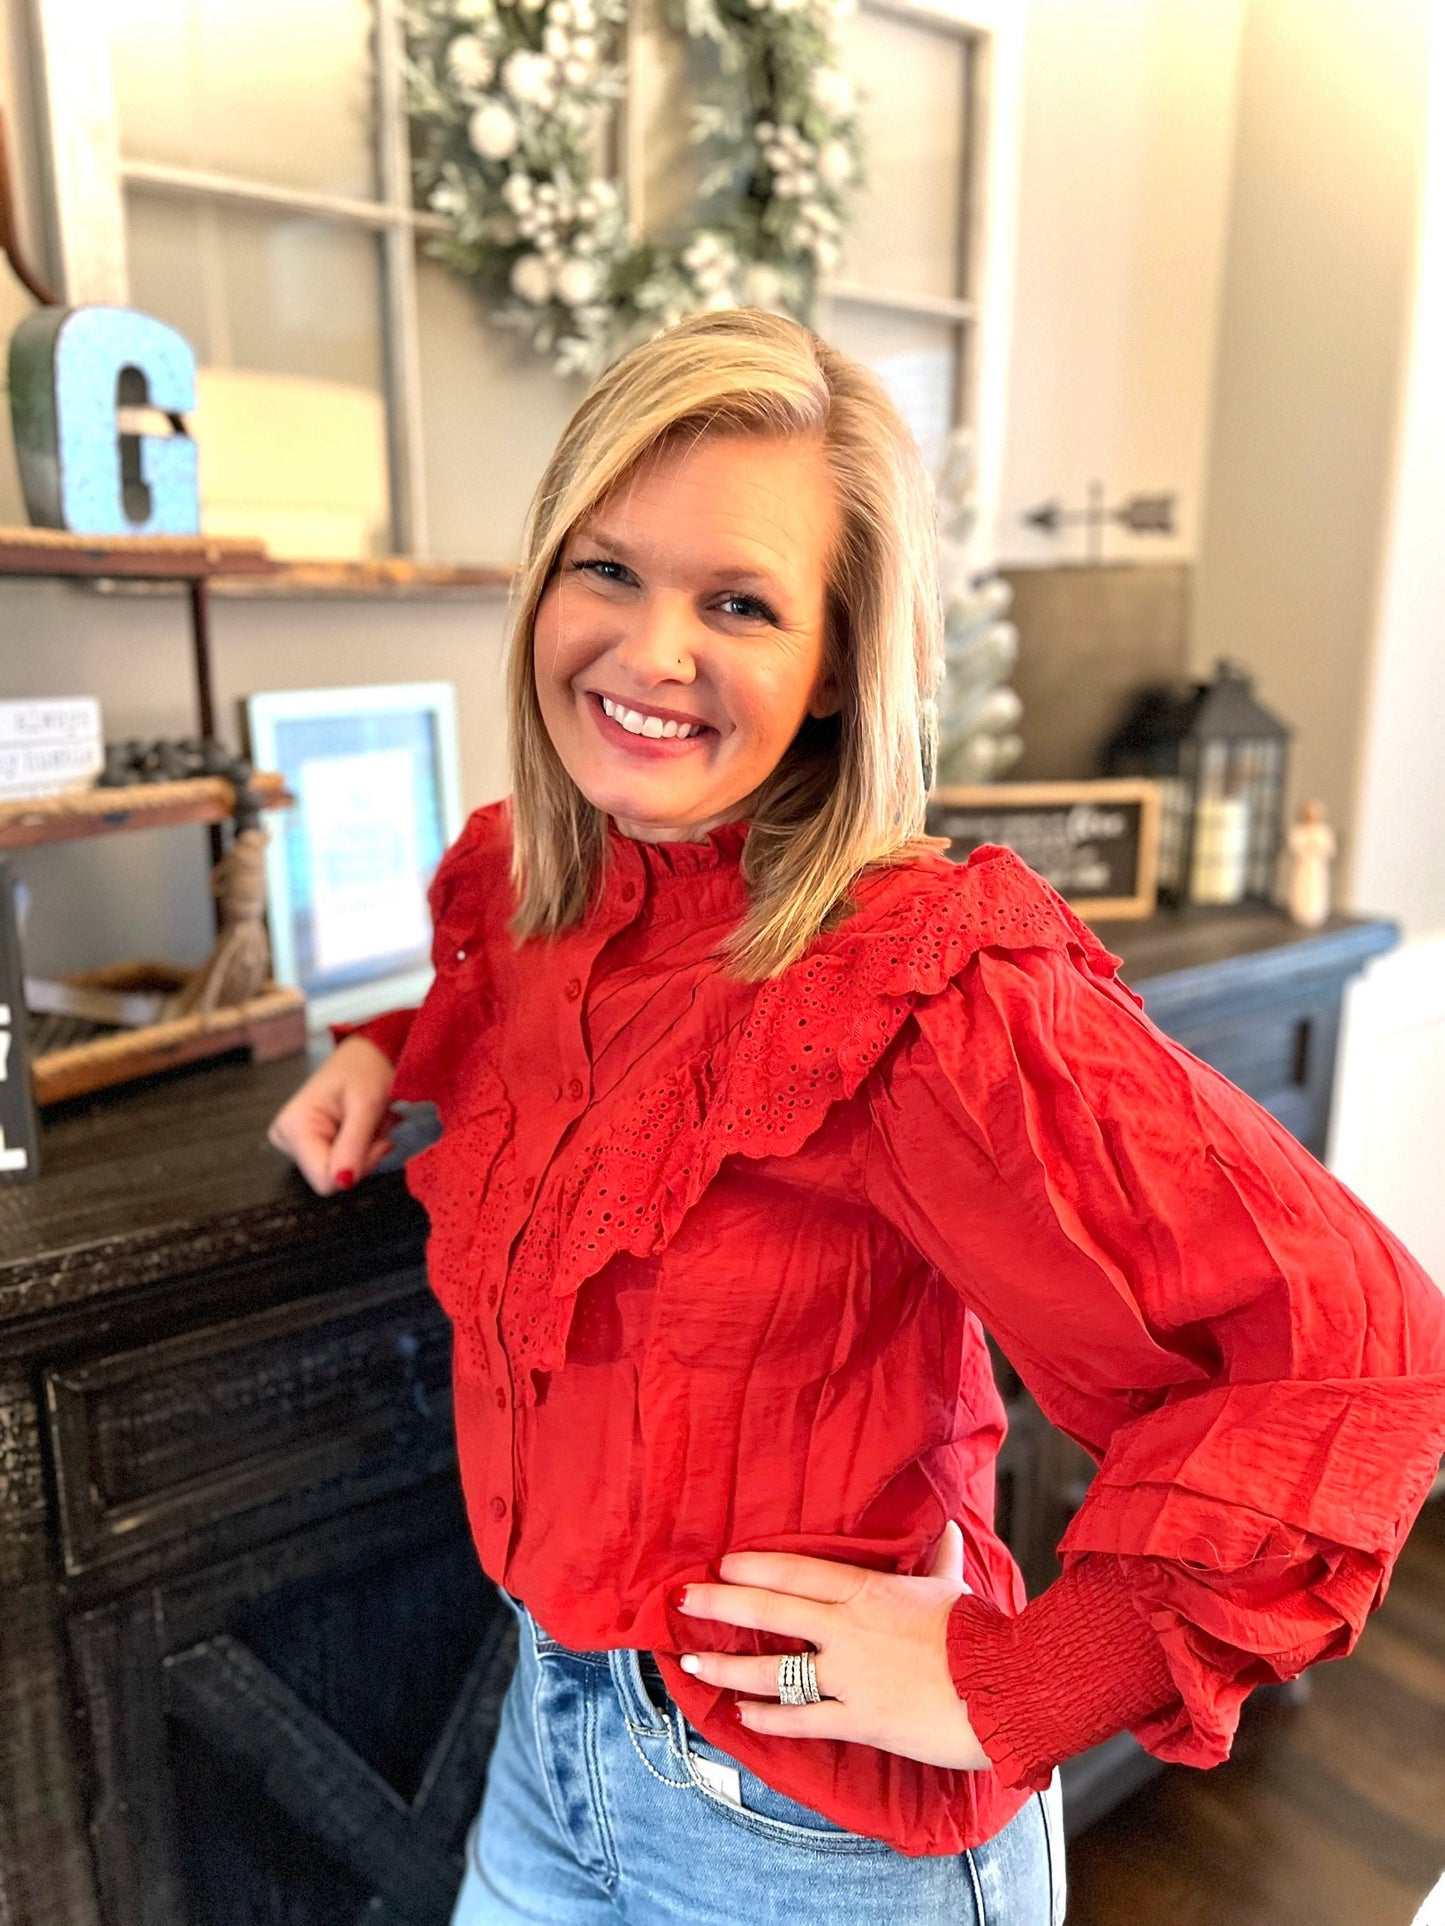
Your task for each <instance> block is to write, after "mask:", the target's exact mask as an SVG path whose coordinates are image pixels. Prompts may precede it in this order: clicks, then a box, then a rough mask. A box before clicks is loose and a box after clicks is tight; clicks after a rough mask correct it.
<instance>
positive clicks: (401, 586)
mask: <svg viewBox="0 0 1445 1926" xmlns="http://www.w3.org/2000/svg"><path fill="white" fill-rule="evenodd" d="M514 574H515V570H514V569H511V568H480V567H472V566H470V565H466V564H462V563H458V562H413V561H411V560H409V559H408V558H407V557H406V556H403V555H386V556H376V557H372V558H368V559H366V560H361V561H354V562H328V561H314V562H305V561H294V562H282V561H278V560H277V559H276V557H275V556H273V555H271V554H269V553H268V552H267V550H266V546H265V544H264V543H263V542H259V541H254V540H252V539H250V538H244V539H243V538H241V537H237V536H230V535H214V536H212V535H199V536H189V537H180V536H146V535H135V536H117V537H115V538H114V539H107V538H102V537H98V536H93V535H67V534H65V533H64V532H62V531H60V530H57V529H50V528H0V576H3V575H24V576H46V575H51V576H62V577H67V578H69V579H71V580H79V581H105V582H149V583H162V582H205V583H206V584H207V585H208V586H209V587H210V589H211V591H212V592H213V593H214V594H216V595H220V596H224V597H226V598H227V599H228V600H230V599H235V598H242V597H245V598H250V597H253V596H266V597H277V598H287V597H295V598H298V599H305V598H309V597H315V598H318V599H324V598H333V599H345V598H350V597H354V596H381V597H388V596H390V597H396V598H398V599H404V598H410V597H418V596H428V595H452V594H457V593H461V594H476V593H478V592H479V591H482V592H486V593H494V592H496V591H498V590H501V591H505V590H506V589H508V588H509V587H510V586H511V583H512V578H513V575H514Z"/></svg>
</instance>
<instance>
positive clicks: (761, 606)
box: [725, 595, 778, 628]
mask: <svg viewBox="0 0 1445 1926" xmlns="http://www.w3.org/2000/svg"><path fill="white" fill-rule="evenodd" d="M725 599H726V600H727V601H729V602H740V603H742V604H743V605H744V606H745V607H747V608H749V609H752V610H753V611H754V614H755V616H756V617H757V619H758V620H759V621H763V622H771V623H772V625H773V627H774V628H776V627H777V625H778V618H777V616H776V615H774V613H773V611H772V610H771V609H770V608H769V607H768V605H767V603H766V602H760V601H759V600H758V598H757V596H756V595H729V596H727V597H726V598H725Z"/></svg>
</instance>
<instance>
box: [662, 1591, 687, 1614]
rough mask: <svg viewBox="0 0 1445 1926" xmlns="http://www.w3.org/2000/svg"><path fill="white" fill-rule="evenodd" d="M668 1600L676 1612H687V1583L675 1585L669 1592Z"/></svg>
mask: <svg viewBox="0 0 1445 1926" xmlns="http://www.w3.org/2000/svg"><path fill="white" fill-rule="evenodd" d="M667 1602H668V1604H669V1605H671V1607H672V1608H673V1610H674V1611H675V1612H685V1611H686V1610H687V1587H686V1585H674V1586H673V1588H672V1590H671V1591H670V1592H669V1593H668V1594H667Z"/></svg>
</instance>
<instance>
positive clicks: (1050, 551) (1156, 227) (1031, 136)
mask: <svg viewBox="0 0 1445 1926" xmlns="http://www.w3.org/2000/svg"><path fill="white" fill-rule="evenodd" d="M1242 12H1243V5H1242V0H1032V4H1031V6H1030V8H1029V20H1028V31H1027V36H1026V39H1025V44H1024V77H1023V98H1022V110H1021V141H1020V159H1019V186H1018V223H1019V226H1018V239H1017V278H1016V283H1015V289H1014V322H1013V331H1012V341H1011V350H1010V361H1009V375H1008V403H1007V417H1006V440H1005V446H1004V451H1003V476H1002V483H1001V490H1000V501H1001V513H1000V520H999V537H998V548H999V554H1000V557H1001V559H1002V560H1003V561H1005V562H1006V563H1008V564H1010V565H1019V564H1030V563H1033V564H1047V563H1050V562H1059V561H1076V560H1079V559H1081V557H1082V556H1083V554H1084V548H1083V538H1082V536H1081V535H1080V534H1079V533H1078V532H1077V531H1075V532H1073V533H1071V534H1070V535H1069V536H1068V537H1067V538H1065V539H1063V540H1054V539H1050V538H1049V537H1047V536H1045V535H1042V534H1040V533H1039V532H1037V531H1035V530H1033V529H1030V528H1028V527H1026V526H1024V525H1023V523H1022V522H1021V521H1020V516H1021V515H1022V513H1023V512H1024V511H1025V510H1027V509H1031V508H1035V507H1037V506H1038V505H1039V504H1040V503H1041V502H1044V501H1047V500H1049V499H1051V498H1057V499H1060V500H1062V501H1064V502H1065V503H1066V504H1068V505H1069V506H1071V507H1077V506H1080V505H1082V503H1083V500H1084V496H1085V491H1086V488H1087V485H1088V483H1089V481H1090V480H1091V479H1092V478H1095V477H1097V478H1098V479H1099V480H1101V481H1103V482H1104V483H1105V484H1106V485H1107V488H1108V491H1109V499H1110V501H1117V500H1119V499H1120V498H1121V497H1122V496H1123V495H1126V494H1133V493H1136V492H1152V491H1158V492H1164V491H1168V490H1173V491H1177V493H1178V495H1179V498H1180V500H1179V506H1180V518H1179V533H1178V535H1177V536H1176V537H1174V538H1166V537H1145V536H1133V535H1130V534H1128V533H1127V532H1123V531H1118V530H1111V531H1110V532H1109V533H1108V535H1107V536H1106V538H1105V540H1106V546H1105V550H1104V553H1105V554H1106V556H1108V557H1110V558H1111V559H1114V560H1136V559H1137V560H1139V561H1172V560H1179V559H1181V558H1185V557H1190V556H1192V555H1193V554H1194V552H1195V549H1196V546H1197V536H1198V527H1199V520H1200V513H1201V504H1202V500H1203V494H1204V481H1205V456H1206V444H1207V440H1208V427H1209V414H1210V404H1211V385H1212V380H1213V370H1214V355H1215V335H1216V323H1217V313H1218V308H1219V298H1220V280H1221V273H1222V266H1223V260H1224V252H1225V216H1226V211H1227V204H1228V189H1229V170H1230V159H1231V145H1232V137H1233V101H1234V85H1235V70H1236V65H1237V60H1238V49H1239V39H1240V23H1241V17H1242Z"/></svg>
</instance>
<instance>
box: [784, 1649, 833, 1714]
mask: <svg viewBox="0 0 1445 1926" xmlns="http://www.w3.org/2000/svg"><path fill="white" fill-rule="evenodd" d="M814 1657H815V1654H814V1653H812V1652H784V1653H783V1655H782V1657H781V1658H780V1659H779V1660H778V1703H779V1705H818V1704H820V1703H821V1701H822V1697H823V1694H822V1693H821V1692H820V1691H819V1690H818V1673H817V1669H816V1667H815V1666H814V1663H813V1660H814Z"/></svg>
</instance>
